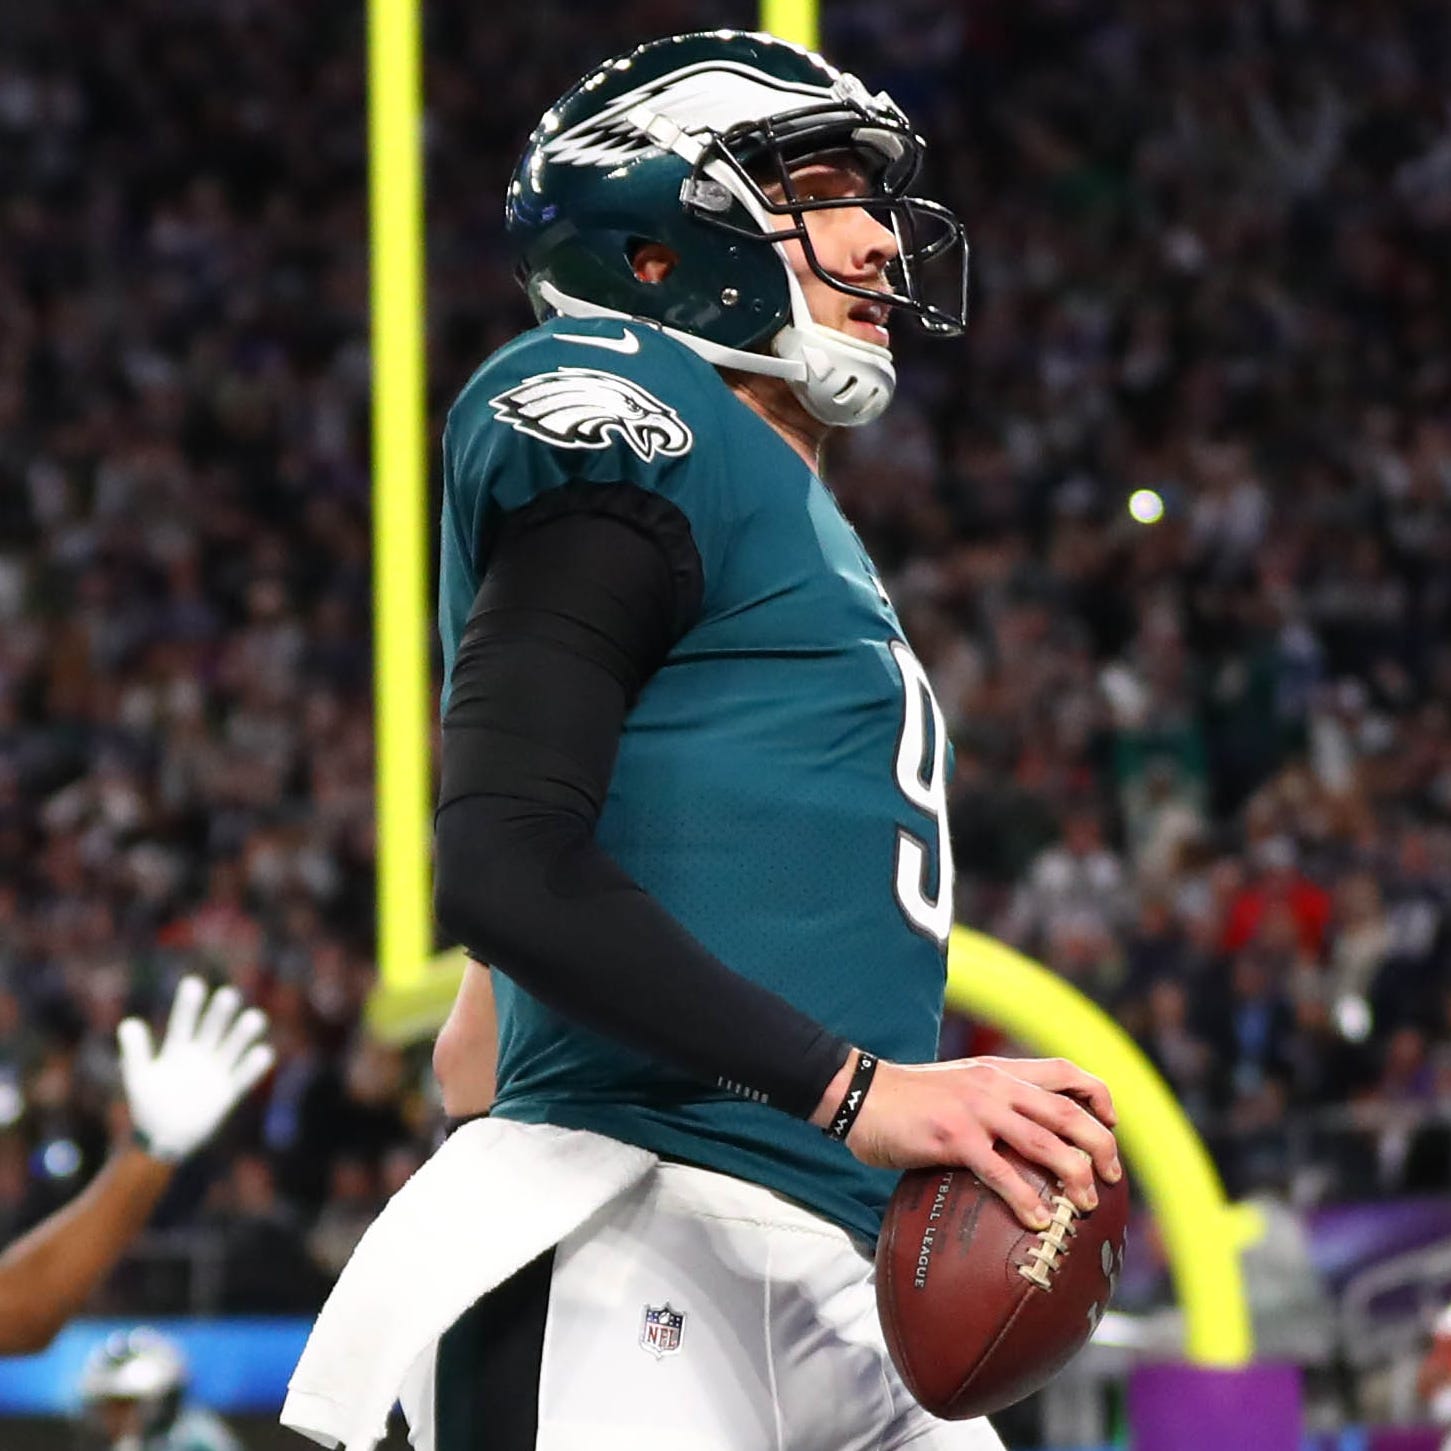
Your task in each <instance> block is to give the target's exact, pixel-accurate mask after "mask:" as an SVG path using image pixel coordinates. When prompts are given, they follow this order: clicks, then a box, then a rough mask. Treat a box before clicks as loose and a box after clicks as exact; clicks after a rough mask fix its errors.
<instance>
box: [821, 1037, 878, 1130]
mask: <svg viewBox="0 0 1451 1451" xmlns="http://www.w3.org/2000/svg"><path fill="white" fill-rule="evenodd" d="M879 1061H880V1060H879V1059H878V1057H877V1055H876V1054H875V1053H866V1052H862V1053H858V1054H857V1060H856V1068H855V1069H854V1070H853V1072H852V1075H851V1084H850V1086H849V1087H848V1088H847V1091H846V1097H845V1098H843V1099H842V1101H841V1107H840V1108H839V1109H837V1111H836V1112H835V1113H834V1114H832V1116H831V1123H830V1124H829V1125H828V1126H827V1127H826V1128H824V1129H822V1131H821V1132H822V1133H824V1134H825V1135H826V1137H827V1138H829V1139H835V1140H836V1141H837V1143H839V1144H840V1143H845V1142H846V1136H847V1135H848V1134H849V1133H850V1132H851V1129H852V1125H853V1124H854V1123H855V1122H856V1120H857V1115H858V1114H859V1113H860V1112H861V1111H862V1104H864V1103H865V1102H866V1101H867V1090H868V1089H869V1088H870V1087H871V1086H872V1079H873V1078H875V1077H876V1076H877V1064H878V1062H879Z"/></svg>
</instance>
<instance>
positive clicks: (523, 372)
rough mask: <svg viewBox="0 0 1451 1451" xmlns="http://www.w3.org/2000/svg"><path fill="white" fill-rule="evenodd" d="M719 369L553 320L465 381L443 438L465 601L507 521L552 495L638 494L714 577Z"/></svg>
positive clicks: (665, 341) (729, 402) (612, 333)
mask: <svg viewBox="0 0 1451 1451" xmlns="http://www.w3.org/2000/svg"><path fill="white" fill-rule="evenodd" d="M737 406H738V405H736V404H735V402H734V400H733V399H732V398H731V395H730V393H729V390H728V389H727V388H726V386H725V383H724V382H723V381H722V380H721V377H720V374H719V373H717V372H716V371H715V369H714V368H712V367H711V366H710V364H709V363H706V362H704V361H703V360H702V359H700V358H697V357H696V356H695V355H694V354H693V353H691V352H690V351H689V350H687V349H686V348H684V347H682V346H681V345H680V344H679V343H677V342H676V341H674V340H673V339H671V338H668V337H665V336H663V335H662V334H661V332H660V331H659V329H657V328H654V327H651V326H650V325H649V324H648V323H634V322H622V321H621V320H620V319H618V318H600V319H595V318H568V319H566V318H559V319H556V320H554V321H553V322H550V323H546V324H545V325H543V326H542V327H538V328H535V329H534V330H533V331H532V332H528V333H525V334H523V336H521V337H519V338H516V339H515V340H514V341H513V342H512V343H509V344H508V345H507V346H506V347H503V348H501V349H500V350H499V351H498V352H497V353H495V354H494V356H493V357H491V358H490V359H489V360H488V362H486V363H485V364H484V365H483V367H481V368H480V369H479V371H478V372H477V373H475V374H474V376H473V377H472V378H471V379H470V380H469V382H468V384H467V386H466V387H465V388H464V390H463V392H462V393H461V394H460V396H459V398H458V401H457V402H456V403H455V404H454V406H453V409H452V410H451V412H450V413H449V418H448V425H447V427H446V429H445V430H444V525H445V544H446V549H445V553H446V554H447V553H449V552H450V551H449V548H448V547H447V546H448V545H449V541H450V540H452V549H453V551H454V552H456V554H457V559H458V567H459V569H460V570H461V571H462V573H461V575H460V579H461V587H468V593H469V597H470V598H472V593H473V589H474V588H476V587H477V580H476V579H475V578H474V577H473V576H474V573H475V571H476V568H477V564H478V561H480V560H482V559H483V558H484V557H485V555H486V554H487V551H488V539H487V535H488V533H489V531H490V530H491V529H493V528H495V527H497V522H498V519H499V517H500V516H501V515H506V514H509V513H510V512H512V511H513V510H515V509H522V508H523V507H525V506H526V505H527V504H529V503H531V502H532V501H533V500H535V499H537V498H539V497H541V496H542V495H544V494H547V493H549V492H551V491H552V490H555V489H562V488H565V487H578V486H580V485H589V484H596V483H597V484H601V485H609V486H616V485H620V484H627V485H634V486H636V487H638V488H640V489H642V490H645V491H647V492H649V493H652V494H658V495H659V496H660V497H662V498H664V499H666V500H668V501H669V502H670V503H671V504H673V505H674V506H675V507H676V508H677V509H678V510H679V511H680V512H681V513H682V514H683V515H684V516H685V518H686V520H687V521H688V523H689V525H690V528H691V531H692V533H693V536H694V541H695V547H696V549H697V550H698V552H699V555H700V558H701V562H702V566H703V567H704V568H705V570H706V572H707V577H709V575H710V573H711V570H712V567H713V566H714V565H715V564H716V563H718V562H719V560H720V559H721V558H722V557H723V554H724V549H725V540H726V536H727V534H728V532H729V527H730V523H729V519H730V515H731V510H730V507H729V504H728V501H726V500H724V499H723V498H722V496H721V469H720V463H719V458H720V450H719V449H716V448H710V447H707V446H705V444H706V442H707V441H708V440H709V441H713V440H714V439H715V438H717V437H718V436H719V435H720V433H721V411H722V409H723V408H735V407H737Z"/></svg>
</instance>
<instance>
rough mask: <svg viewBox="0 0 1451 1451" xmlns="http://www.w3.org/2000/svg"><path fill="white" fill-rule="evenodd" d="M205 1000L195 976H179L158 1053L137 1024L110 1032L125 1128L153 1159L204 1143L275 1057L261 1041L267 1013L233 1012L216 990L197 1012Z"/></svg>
mask: <svg viewBox="0 0 1451 1451" xmlns="http://www.w3.org/2000/svg"><path fill="white" fill-rule="evenodd" d="M206 996H207V990H206V985H205V984H204V983H203V982H202V980H201V979H200V978H199V977H184V978H182V980H181V984H180V986H178V988H177V990H176V997H175V999H174V1000H173V1002H172V1005H171V1019H170V1021H169V1022H168V1023H167V1025H166V1037H165V1039H164V1040H163V1041H162V1044H161V1051H160V1052H157V1051H156V1049H155V1048H154V1046H153V1044H152V1040H151V1029H150V1028H148V1027H147V1026H146V1024H145V1023H143V1022H142V1021H141V1019H140V1018H127V1019H126V1021H125V1022H124V1023H122V1024H121V1026H120V1027H119V1028H117V1029H116V1041H117V1043H118V1044H119V1045H120V1049H121V1082H122V1083H123V1084H124V1085H125V1088H126V1099H127V1102H128V1103H129V1104H130V1106H131V1122H132V1123H133V1124H134V1125H135V1126H136V1133H137V1136H138V1138H139V1139H140V1140H141V1142H142V1144H143V1146H144V1147H145V1149H146V1151H147V1152H148V1153H149V1154H152V1155H153V1156H154V1157H156V1158H158V1159H166V1160H168V1161H174V1160H176V1159H183V1158H185V1157H186V1156H187V1155H188V1154H189V1153H191V1151H192V1150H193V1149H195V1148H196V1147H197V1146H198V1145H199V1144H201V1143H202V1142H203V1141H204V1140H206V1139H208V1138H210V1137H211V1136H212V1134H213V1133H215V1132H216V1130H217V1128H218V1127H219V1126H220V1124H221V1122H222V1120H223V1119H224V1118H226V1116H227V1115H228V1113H230V1112H231V1110H232V1108H233V1106H234V1105H235V1104H236V1103H237V1101H238V1100H239V1099H240V1098H241V1097H242V1096H243V1095H244V1094H245V1093H246V1092H247V1090H248V1089H250V1088H251V1087H252V1085H253V1084H255V1083H256V1082H257V1081H258V1079H260V1078H261V1077H262V1076H263V1074H265V1073H266V1072H267V1070H268V1069H269V1068H271V1067H272V1064H273V1061H274V1059H275V1057H276V1055H275V1054H274V1053H273V1051H272V1049H271V1048H270V1047H269V1046H268V1045H267V1044H266V1043H264V1042H262V1041H261V1038H262V1035H263V1034H264V1033H265V1032H266V1031H267V1015H266V1014H265V1013H264V1012H263V1011H262V1010H261V1009H260V1008H248V1009H247V1010H246V1011H245V1012H239V1010H240V1009H241V1006H242V996H241V994H240V993H239V992H238V991H237V990H236V988H233V987H223V988H218V989H217V991H216V992H215V993H214V994H213V995H212V1000H211V1002H209V1003H206V1011H205V1012H203V1011H202V1004H203V1003H204V1002H206Z"/></svg>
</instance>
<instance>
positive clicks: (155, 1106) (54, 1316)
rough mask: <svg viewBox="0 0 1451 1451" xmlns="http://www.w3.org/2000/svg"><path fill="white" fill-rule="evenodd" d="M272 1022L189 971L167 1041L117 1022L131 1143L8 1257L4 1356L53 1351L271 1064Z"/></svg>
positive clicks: (2, 1279) (2, 1263)
mask: <svg viewBox="0 0 1451 1451" xmlns="http://www.w3.org/2000/svg"><path fill="white" fill-rule="evenodd" d="M266 1030H267V1018H266V1016H265V1014H263V1012H262V1011H261V1009H260V1008H247V1009H245V1010H243V1008H242V1001H241V997H240V995H239V994H238V993H237V991H236V989H235V988H231V987H223V988H219V989H218V990H217V991H216V993H214V994H213V995H212V998H211V1001H210V1002H208V1001H207V991H206V987H205V986H204V984H203V983H202V981H201V979H200V978H195V977H188V978H183V979H182V981H181V983H180V985H179V986H178V987H177V990H176V997H175V999H174V1000H173V1002H172V1007H171V1017H170V1020H169V1021H168V1023H167V1029H166V1036H165V1038H164V1039H163V1040H162V1043H161V1047H160V1049H157V1048H155V1046H154V1045H153V1043H152V1039H151V1031H150V1029H149V1028H148V1027H147V1026H146V1024H145V1023H143V1022H142V1021H141V1020H140V1019H139V1018H127V1019H126V1021H125V1022H124V1023H122V1024H121V1026H120V1027H119V1028H118V1029H117V1034H116V1036H117V1040H118V1042H119V1045H120V1049H121V1077H122V1082H123V1084H124V1087H125V1090H126V1103H127V1106H128V1108H129V1109H130V1113H131V1123H132V1127H133V1131H134V1141H133V1142H132V1143H130V1144H128V1145H127V1146H126V1147H125V1148H123V1149H122V1150H120V1152H119V1153H117V1154H115V1155H114V1156H113V1157H112V1158H111V1159H110V1160H109V1161H108V1162H107V1164H106V1165H105V1166H104V1167H103V1168H102V1170H101V1172H100V1173H99V1174H97V1175H96V1177H95V1178H94V1179H93V1180H92V1181H91V1182H90V1183H89V1184H88V1185H87V1186H86V1187H85V1189H83V1190H82V1191H81V1193H80V1194H78V1195H77V1196H76V1197H75V1199H73V1200H72V1201H71V1202H70V1203H69V1204H66V1205H64V1206H63V1207H62V1208H60V1209H58V1210H57V1211H56V1212H55V1213H54V1214H52V1215H51V1216H50V1218H49V1219H46V1220H44V1221H42V1222H41V1223H40V1224H38V1225H36V1226H35V1228H34V1229H32V1230H30V1231H29V1232H28V1233H26V1234H24V1235H22V1236H21V1237H20V1238H19V1239H18V1240H16V1241H15V1243H14V1244H12V1245H10V1246H8V1247H7V1248H6V1250H5V1252H4V1253H3V1254H0V1355H27V1354H31V1353H33V1352H35V1351H38V1350H44V1349H45V1347H46V1346H47V1345H49V1344H50V1342H51V1341H52V1340H53V1339H54V1338H55V1335H56V1332H57V1331H58V1330H59V1329H60V1328H61V1326H62V1325H64V1324H65V1323H66V1321H67V1320H69V1319H70V1318H71V1316H72V1315H74V1314H75V1313H76V1311H77V1310H79V1309H80V1307H81V1306H82V1305H83V1304H84V1303H85V1301H86V1298H87V1297H88V1296H89V1295H90V1293H91V1291H92V1290H94V1289H95V1288H96V1286H97V1285H99V1284H100V1283H101V1281H102V1280H104V1279H105V1277H106V1276H107V1275H108V1274H109V1273H110V1271H111V1268H112V1266H113V1265H114V1264H115V1263H116V1261H117V1260H118V1259H119V1258H120V1257H121V1255H122V1253H123V1252H124V1251H125V1249H126V1247H127V1246H128V1245H129V1244H130V1243H131V1241H132V1240H133V1239H135V1238H136V1236H137V1235H138V1234H140V1233H141V1231H142V1229H143V1228H144V1227H145V1225H146V1221H147V1219H148V1218H149V1217H150V1215H151V1211H152V1210H153V1209H154V1208H155V1207H156V1204H157V1201H158V1200H159V1199H160V1198H161V1196H162V1195H163V1194H164V1193H165V1192H166V1189H167V1186H168V1185H169V1184H170V1183H171V1181H172V1178H173V1176H174V1175H175V1173H176V1165H177V1164H178V1163H179V1162H180V1161H181V1160H182V1159H184V1158H185V1157H186V1156H187V1155H188V1154H190V1153H191V1152H192V1151H193V1150H194V1149H196V1148H197V1147H198V1146H199V1145H201V1144H202V1143H203V1142H205V1141H206V1140H207V1139H209V1138H210V1137H211V1136H212V1134H213V1133H215V1132H216V1130H217V1129H218V1127H219V1126H220V1125H221V1123H222V1121H223V1119H225V1118H226V1116H227V1115H228V1114H229V1113H230V1112H231V1111H232V1108H233V1107H234V1106H235V1105H236V1104H237V1103H238V1102H239V1101H240V1100H241V1099H242V1098H243V1096H244V1095H245V1094H246V1093H247V1092H248V1090H250V1089H251V1088H252V1086H253V1085H254V1084H255V1083H257V1081H258V1080H259V1079H261V1078H262V1076H263V1075H264V1074H265V1073H266V1072H267V1070H268V1069H269V1068H270V1067H271V1066H272V1058H273V1053H272V1049H271V1047H269V1046H268V1045H267V1044H266V1043H265V1042H263V1041H262V1038H263V1035H264V1034H265V1032H266Z"/></svg>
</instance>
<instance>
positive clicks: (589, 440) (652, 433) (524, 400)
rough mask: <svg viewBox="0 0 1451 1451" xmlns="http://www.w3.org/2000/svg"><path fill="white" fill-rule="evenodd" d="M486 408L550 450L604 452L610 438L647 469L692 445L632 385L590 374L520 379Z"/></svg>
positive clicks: (677, 424)
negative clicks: (625, 446)
mask: <svg viewBox="0 0 1451 1451" xmlns="http://www.w3.org/2000/svg"><path fill="white" fill-rule="evenodd" d="M489 407H490V408H492V409H493V410H494V413H495V414H496V415H497V417H498V418H499V420H500V422H502V423H507V424H508V425H509V427H510V428H513V429H517V430H518V431H519V432H520V433H527V434H528V435H529V436H530V437H531V438H537V439H541V440H542V441H543V442H545V443H552V444H553V445H554V446H555V447H556V448H608V447H609V444H610V439H611V437H612V436H613V437H615V438H618V439H620V440H621V441H622V442H623V443H625V444H628V445H629V447H630V448H631V449H633V450H634V451H635V452H636V453H637V454H639V456H640V457H641V458H642V459H643V460H644V461H645V462H646V463H649V462H650V461H651V459H653V458H655V456H656V455H657V454H660V455H664V456H665V457H667V458H678V457H679V456H680V455H681V454H685V453H689V452H690V448H691V445H692V444H693V443H694V442H695V435H694V434H693V433H691V431H690V429H689V428H688V427H687V426H686V424H685V422H684V420H683V419H682V418H681V417H680V415H679V414H678V413H677V412H676V411H675V410H674V409H673V408H671V407H670V406H669V404H666V403H662V402H661V401H660V400H659V399H658V398H656V397H655V395H654V394H653V393H649V392H647V391H646V390H645V389H644V388H642V387H641V386H640V385H639V384H638V383H632V382H631V381H630V380H629V379H628V378H621V377H620V376H619V375H618V374H617V373H604V372H601V371H599V370H598V369H596V368H568V367H565V368H556V369H554V371H553V372H551V373H538V374H536V375H535V376H534V377H532V378H525V379H524V381H523V382H522V383H518V384H516V385H515V386H514V387H513V388H510V389H508V390H507V391H506V392H503V393H500V394H499V395H498V397H496V398H490V399H489Z"/></svg>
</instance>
